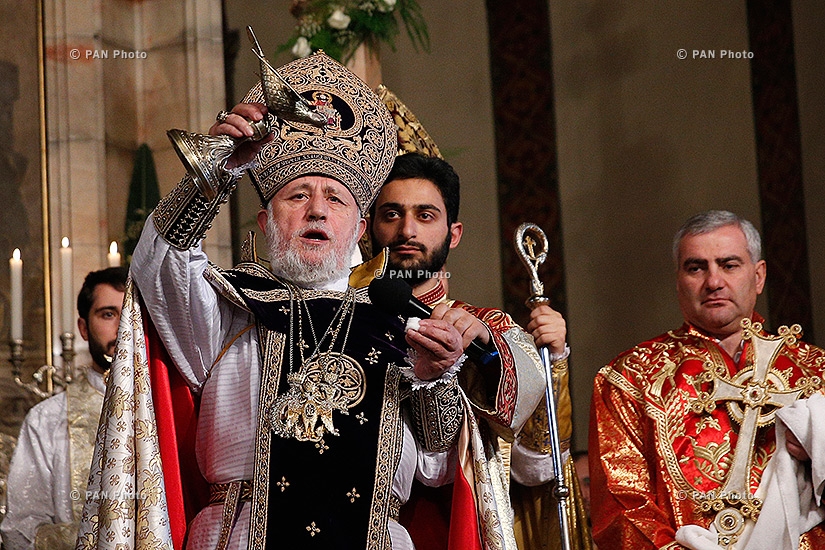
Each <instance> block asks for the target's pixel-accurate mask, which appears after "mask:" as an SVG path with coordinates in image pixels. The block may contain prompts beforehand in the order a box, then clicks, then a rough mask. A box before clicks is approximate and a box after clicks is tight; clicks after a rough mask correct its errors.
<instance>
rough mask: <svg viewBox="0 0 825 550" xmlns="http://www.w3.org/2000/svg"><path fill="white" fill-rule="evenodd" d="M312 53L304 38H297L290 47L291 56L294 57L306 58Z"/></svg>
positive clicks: (307, 41)
mask: <svg viewBox="0 0 825 550" xmlns="http://www.w3.org/2000/svg"><path fill="white" fill-rule="evenodd" d="M311 53H312V47H311V46H310V45H309V40H307V39H306V37H303V36H299V37H298V40H296V41H295V45H294V46H292V55H294V56H295V57H306V56H308V55H309V54H311Z"/></svg>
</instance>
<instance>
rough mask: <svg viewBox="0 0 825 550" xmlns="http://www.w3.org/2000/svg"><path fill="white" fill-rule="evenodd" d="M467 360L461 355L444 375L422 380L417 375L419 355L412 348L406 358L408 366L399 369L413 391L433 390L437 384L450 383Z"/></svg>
mask: <svg viewBox="0 0 825 550" xmlns="http://www.w3.org/2000/svg"><path fill="white" fill-rule="evenodd" d="M466 359H467V356H466V355H464V354H461V357H459V358H458V360H457V361H456V362H455V363H453V366H451V367H450V368H449V369H447V370H446V371H444V374H442V375H441V376H439V377H438V378H435V379H433V380H421V379H420V378H419V377H417V376H416V375H415V369H414V367H415V362H416V361H417V360H418V353H416V351H415V350H414V349H412V348H408V349H407V357H405V358H404V362H405V363H406V365H404V366H402V367H399V370H400V371H401V375H402V376H403V377H404V378H406V379H407V380H409V382H410V384H411V386H412V389H413V390H421V389H431V388H434V387H435V386H436V385H437V384H446V383H448V382H450V381H451V380H452V379H453V378H455V377H456V375H457V374H458V372H459V371H460V370H461V365H463V364H464V361H465V360H466Z"/></svg>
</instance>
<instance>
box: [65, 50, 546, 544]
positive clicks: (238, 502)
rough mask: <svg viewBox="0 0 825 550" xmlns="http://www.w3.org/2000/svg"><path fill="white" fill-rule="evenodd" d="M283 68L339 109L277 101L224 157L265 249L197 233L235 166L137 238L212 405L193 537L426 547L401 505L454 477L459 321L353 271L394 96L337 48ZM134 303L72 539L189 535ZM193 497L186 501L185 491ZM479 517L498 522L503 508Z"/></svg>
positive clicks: (384, 152)
mask: <svg viewBox="0 0 825 550" xmlns="http://www.w3.org/2000/svg"><path fill="white" fill-rule="evenodd" d="M279 73H280V75H281V76H282V77H283V78H284V79H285V80H287V81H288V82H289V83H290V84H291V86H292V87H293V88H294V89H295V90H296V91H297V92H298V93H299V94H301V95H302V96H304V97H306V98H307V99H310V100H311V98H312V97H313V94H318V93H324V94H327V95H328V96H329V97H330V98H331V102H330V105H331V106H332V108H334V109H335V110H336V111H337V114H336V115H335V116H329V118H328V124H327V125H326V126H325V127H323V128H318V127H315V126H312V125H310V124H306V123H303V122H292V121H288V120H283V119H282V118H281V117H279V118H278V119H277V120H275V121H274V122H273V123H272V124H273V126H274V130H273V134H274V136H268V137H267V138H265V139H264V140H263V141H261V142H251V141H250V142H246V143H244V144H243V145H242V146H241V147H240V148H239V149H238V150H237V151H236V152H235V153H234V154H233V157H231V158H230V160H229V163H228V164H227V166H229V167H234V168H235V169H234V170H231V171H230V174H232V173H235V174H236V173H237V172H238V170H239V167H241V168H247V167H248V166H246V165H244V163H245V162H247V161H249V160H250V159H252V158H253V156H254V157H255V162H254V164H253V165H252V167H251V168H250V173H251V174H250V175H251V176H252V181H253V185H254V186H255V188H256V190H257V191H258V193H259V195H260V198H261V203H262V204H263V205H265V208H264V209H262V210H261V211H260V212H259V214H258V223H259V226H260V227H261V229H262V230H263V231H264V233H265V234H266V239H267V249H268V256H269V266H268V267H265V266H264V265H263V264H262V263H260V262H257V261H246V262H243V263H241V264H239V265H238V266H236V267H235V268H234V269H232V270H222V269H219V268H217V267H216V266H214V265H212V264H210V263H209V262H208V259H207V257H206V255H205V254H204V252H203V250H202V248H201V245H200V241H201V239H202V238H203V235H204V233H205V231H206V229H207V228H208V227H209V225H210V223H211V221H212V220H213V219H214V216H215V215H216V214H217V210H218V207H219V205H220V204H221V203H222V202H224V201H225V200H226V199H227V198H228V196H229V194H230V193H231V191H232V189H233V188H234V185H235V181H236V177H235V176H231V175H227V177H226V178H225V179H224V182H223V185H222V188H221V189H219V190H218V192H217V196H216V197H215V198H214V200H209V199H207V198H206V197H205V196H204V195H203V194H201V192H200V191H199V190H198V187H197V186H196V185H195V184H194V183H193V181H192V179H191V178H190V177H188V176H187V177H185V178H184V179H183V181H182V182H181V183H180V184H179V185H178V187H176V188H175V189H174V190H173V191H172V192H171V193H170V194H169V195H168V196H167V197H165V198H164V199H163V200H162V201H161V203H160V204H159V205H158V207H157V209H156V210H155V212H154V213H153V214H152V216H151V217H150V219H149V220H148V221H147V224H146V228H145V230H144V233H143V235H142V237H141V240H140V242H139V244H138V247H137V248H136V250H135V253H134V256H133V263H132V271H131V273H132V277H133V280H134V282H135V286H136V288H137V289H139V291H140V298H141V299H142V301H143V303H144V304H145V309H146V311H148V317H150V318H151V322H152V324H153V326H154V327H155V328H156V330H157V334H158V335H159V339H160V340H161V341H162V343H163V347H164V348H165V350H167V351H168V354H169V356H170V358H171V363H172V364H173V365H174V367H173V368H170V369H168V370H170V371H173V372H172V374H173V375H177V374H179V375H180V376H182V378H183V380H185V384H186V387H187V389H188V393H191V394H192V395H194V396H195V398H196V399H195V400H196V402H197V403H199V410H198V415H197V419H196V423H197V424H196V426H197V427H196V434H195V437H194V447H195V454H196V458H197V465H198V469H199V471H200V473H201V475H202V476H203V478H204V479H205V481H206V483H207V484H208V490H209V503H208V505H207V506H206V507H204V508H202V509H201V510H200V512H199V513H197V516H196V517H195V518H194V519H193V520H192V521H191V522H189V524H188V526H187V527H186V532H185V538H186V547H187V548H193V549H197V548H209V549H214V548H252V547H256V548H263V547H266V548H270V547H279V548H280V547H283V548H344V549H351V548H352V549H354V548H375V549H393V550H398V549H404V548H412V542H411V540H410V538H409V535H408V534H407V532H406V531H405V530H404V528H403V527H401V526H400V525H399V524H398V523H397V517H398V510H399V507H400V506H401V505H402V504H403V503H404V502H405V501H406V500H407V498H408V496H409V492H410V486H411V484H412V481H413V479H414V478H415V479H419V480H421V481H423V482H424V483H426V484H429V485H440V484H443V483H447V482H450V481H452V479H451V476H452V475H453V474H452V472H454V470H455V463H454V460H455V457H454V453H455V446H456V445H455V443H456V440H457V437H458V433H459V428H460V426H461V425H462V419H463V416H464V411H463V406H462V403H461V400H460V398H459V395H458V391H457V389H456V387H457V384H456V377H455V372H456V370H457V369H458V368H460V364H461V362H462V361H463V358H464V355H463V351H464V346H463V341H462V337H461V334H460V333H459V331H458V330H457V329H456V327H454V326H453V325H452V324H450V323H449V322H447V321H444V320H422V321H421V323H420V327H419V328H418V329H416V330H409V331H406V332H405V326H404V322H403V320H401V319H399V318H397V317H391V316H388V315H387V314H384V313H382V312H381V311H380V310H378V309H376V308H374V307H373V306H372V304H370V302H369V299H368V297H367V292H366V288H365V287H363V285H358V284H355V283H353V282H352V281H353V280H354V279H353V278H352V277H350V269H349V260H350V258H351V257H352V253H353V252H354V250H355V247H356V246H357V241H358V239H359V238H360V237H361V235H362V234H363V232H364V230H365V228H366V221H365V220H364V218H363V213H364V212H365V211H366V210H367V208H368V207H369V205H370V203H371V202H372V201H373V199H374V198H375V196H376V195H377V193H378V191H379V190H380V187H381V184H382V183H383V181H384V179H385V178H386V176H387V174H388V173H389V171H390V168H391V167H392V164H393V160H394V158H395V151H396V128H395V126H394V124H393V122H392V119H391V117H390V115H389V113H388V112H387V110H386V108H385V107H384V106H383V104H382V103H381V102H380V100H379V99H378V98H377V97H376V96H375V95H374V93H373V92H372V91H371V90H369V89H368V88H367V87H366V85H365V84H364V83H363V82H361V81H360V80H359V79H358V78H357V77H355V76H354V75H352V74H351V73H350V72H349V71H347V70H346V69H345V68H344V67H342V66H341V65H339V64H338V63H336V62H335V61H333V60H331V59H330V58H329V57H327V56H326V55H324V54H320V53H319V54H316V55H313V56H311V57H308V58H305V59H300V60H297V61H294V62H292V63H290V64H288V65H286V66H284V67H282V68H281V69H279ZM262 101H263V98H262V94H261V91H260V89H259V88H257V87H256V88H253V90H252V91H250V93H249V94H248V95H247V97H246V98H245V100H244V103H241V104H238V105H236V106H235V107H234V108H233V110H232V112H231V113H226V112H223V113H221V114H219V116H218V122H217V123H216V124H215V125H213V127H212V128H211V129H210V133H211V134H213V135H216V134H224V135H230V136H234V137H237V138H242V137H250V136H251V135H252V128H251V127H250V124H249V122H248V121H253V122H254V121H259V120H261V119H262V118H263V117H264V116H266V107H265V106H264V105H263V103H262ZM327 114H328V113H327ZM253 259H254V258H253ZM130 301H131V302H132V307H131V308H128V309H129V310H130V313H129V314H124V316H123V319H122V320H121V335H120V340H119V342H120V344H119V350H118V359H116V361H115V364H114V365H113V379H112V381H111V382H110V386H111V387H110V390H109V392H108V394H107V397H106V401H107V405H106V406H105V407H104V415H103V419H102V420H101V430H100V432H99V436H98V449H97V452H96V454H95V458H94V461H93V463H94V465H95V466H96V468H93V472H92V475H91V477H90V485H89V488H90V492H91V495H92V497H91V498H90V499H89V504H87V506H86V508H85V511H84V518H83V521H84V525H83V528H82V529H81V534H80V539H79V541H78V548H120V547H124V546H125V547H128V548H131V547H135V546H139V545H144V544H149V545H154V544H159V545H164V547H171V545H172V544H173V543H174V545H175V546H176V547H178V545H179V544H180V540H181V539H182V535H181V534H176V532H175V525H177V524H179V523H180V521H179V519H176V514H175V513H174V512H173V508H175V504H174V502H175V495H174V494H173V493H174V486H175V481H174V478H175V477H176V476H177V475H178V474H181V476H184V477H185V474H186V473H187V472H186V468H185V467H180V468H179V471H177V472H175V471H173V472H172V473H171V474H170V469H171V470H174V467H175V466H177V464H174V463H170V461H169V460H168V459H167V458H166V456H165V455H164V454H163V453H164V443H163V441H164V436H163V434H162V433H160V432H162V431H163V426H164V425H165V424H164V419H163V418H161V417H162V414H161V411H160V407H159V406H158V405H156V403H159V402H160V401H161V399H159V398H158V397H157V393H156V388H155V386H156V379H155V377H154V376H155V375H154V374H151V375H150V374H146V375H144V374H143V365H144V364H145V363H148V364H149V366H150V368H149V370H150V371H151V365H152V361H153V360H154V359H153V358H152V357H153V356H152V353H151V349H152V344H151V341H150V344H149V349H150V351H149V352H147V355H148V356H149V358H148V359H144V355H143V350H142V348H141V346H142V343H143V342H144V338H143V335H142V332H141V331H142V328H141V326H142V325H140V323H138V322H137V321H135V319H139V318H140V315H139V311H137V310H139V307H137V305H136V304H138V299H137V291H130V293H129V296H127V305H128V303H129V302H130ZM153 330H154V329H150V330H147V333H150V334H151V333H152V331H153ZM150 340H151V339H150ZM119 361H120V362H119ZM127 366H128V369H127V368H126V367H127ZM502 368H503V369H504V368H506V367H502ZM127 371H128V372H129V373H130V374H128V376H124V375H123V374H122V373H124V372H127ZM170 376H171V375H170ZM502 378H503V379H505V380H507V379H508V378H507V376H504V375H503V376H502ZM147 379H151V380H150V381H148V380H147ZM149 385H151V386H152V390H151V395H148V394H149V393H150V392H149V391H148V390H147V389H146V388H147V387H148V386H149ZM512 390H513V392H512V394H513V395H515V393H516V388H515V387H513V388H512ZM537 398H538V396H537ZM176 400H179V398H178V397H176V398H175V399H173V400H172V401H173V402H175V401H176ZM174 404H175V403H173V405H174ZM133 414H134V417H133V416H132V415H133ZM175 425H176V426H180V425H181V423H180V422H179V421H178V420H176V421H175ZM155 426H157V429H155ZM156 432H157V433H156ZM158 441H160V443H157V442H158ZM178 442H180V437H178ZM155 449H158V450H159V453H160V455H161V460H160V462H162V465H158V462H159V461H158V460H157V459H156V458H155V457H154V454H153V453H154V452H155ZM176 456H177V455H176ZM181 456H183V453H181ZM181 462H183V460H182V459H181ZM182 484H183V487H182V489H183V492H184V493H186V492H187V488H188V487H187V485H186V483H185V482H182ZM190 488H191V487H190ZM124 491H125V492H127V493H128V492H129V491H132V492H133V493H136V494H127V495H126V496H125V497H124V495H123V493H124ZM96 497H99V498H96ZM181 509H185V511H186V512H187V515H188V513H189V511H190V510H191V503H189V502H187V504H186V506H185V507H182V508H181ZM124 511H125V512H124ZM181 513H182V512H181ZM485 521H487V522H488V525H487V527H486V528H487V529H488V530H490V531H491V532H494V531H495V530H496V529H499V527H498V525H499V522H498V521H497V518H495V517H489V518H485ZM170 525H171V527H170ZM119 545H122V546H119ZM152 547H154V546H152Z"/></svg>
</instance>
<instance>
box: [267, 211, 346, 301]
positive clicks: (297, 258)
mask: <svg viewBox="0 0 825 550" xmlns="http://www.w3.org/2000/svg"><path fill="white" fill-rule="evenodd" d="M307 229H319V230H324V231H325V232H326V230H327V226H326V225H325V224H323V223H321V222H309V223H308V224H307V225H306V226H304V227H302V228H301V229H300V230H298V231H296V232H295V233H293V234H292V235H290V236H285V235H284V234H283V232H282V231H281V228H280V227H279V226H278V225H277V224H276V223H275V221H274V220H273V219H272V212H271V210H269V211H267V218H266V245H267V249H268V251H269V264H270V267H271V269H272V273H273V274H275V276H276V277H279V278H281V279H285V280H287V281H289V282H291V283H294V284H296V285H298V286H300V287H303V288H313V287H319V286H323V285H324V284H325V283H329V282H332V281H337V280H339V279H342V278H344V277H346V276H347V275H348V274H349V264H350V259H351V258H352V255H353V253H354V252H355V247H356V246H358V231H357V229H358V226H355V227H354V228H353V230H352V233H351V234H350V235H347V236H345V237H344V239H341V238H339V237H337V236H333V237H331V238H330V243H331V244H332V247H331V250H330V251H329V253H328V254H325V255H323V257H322V259H321V260H320V261H319V262H317V263H310V262H307V261H306V260H305V259H304V258H303V257H301V253H300V252H299V251H298V249H297V248H296V246H295V245H294V244H293V239H296V238H298V237H299V236H300V234H301V233H304V232H305V231H306V230H307Z"/></svg>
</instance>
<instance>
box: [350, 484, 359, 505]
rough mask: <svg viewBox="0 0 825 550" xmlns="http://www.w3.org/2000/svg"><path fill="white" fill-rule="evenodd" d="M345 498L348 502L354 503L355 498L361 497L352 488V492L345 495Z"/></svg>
mask: <svg viewBox="0 0 825 550" xmlns="http://www.w3.org/2000/svg"><path fill="white" fill-rule="evenodd" d="M347 497H348V498H349V501H350V502H355V499H356V498H361V495H359V494H358V491H356V490H355V487H353V488H352V491H349V492H348V493H347Z"/></svg>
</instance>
